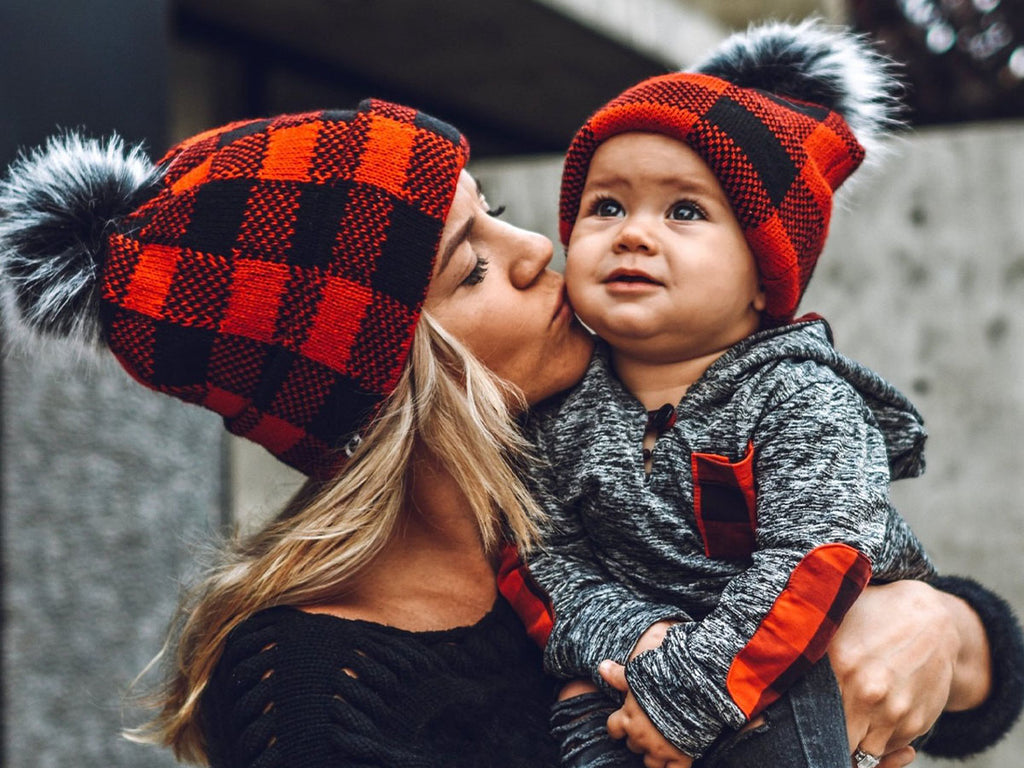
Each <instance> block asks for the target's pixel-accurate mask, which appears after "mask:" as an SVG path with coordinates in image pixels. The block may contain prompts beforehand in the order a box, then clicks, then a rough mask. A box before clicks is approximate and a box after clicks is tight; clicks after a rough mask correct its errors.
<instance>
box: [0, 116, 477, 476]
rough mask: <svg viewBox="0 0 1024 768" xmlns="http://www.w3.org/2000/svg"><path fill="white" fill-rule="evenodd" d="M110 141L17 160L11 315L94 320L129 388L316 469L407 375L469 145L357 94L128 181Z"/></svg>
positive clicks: (2, 260)
mask: <svg viewBox="0 0 1024 768" xmlns="http://www.w3.org/2000/svg"><path fill="white" fill-rule="evenodd" d="M115 144H116V146H115ZM121 149H122V147H121V145H120V143H119V142H116V141H111V142H110V144H109V145H100V144H97V143H96V142H88V141H82V140H80V139H79V138H77V137H74V136H71V137H61V138H60V139H59V140H54V141H51V144H50V145H48V146H47V147H46V148H45V149H44V150H40V151H38V152H37V153H36V154H35V155H32V156H29V157H22V158H21V159H20V161H19V163H17V164H15V166H12V169H11V171H10V174H9V176H8V178H7V179H6V180H5V181H4V182H3V183H2V184H0V198H2V199H3V200H4V205H5V210H4V214H3V215H0V270H2V272H3V277H4V283H5V291H6V292H7V293H13V295H14V298H13V301H8V306H9V307H13V308H14V309H15V310H16V311H17V313H20V314H21V316H22V319H23V320H24V321H25V324H27V325H28V326H32V328H31V330H37V331H41V332H43V333H45V334H50V335H57V336H62V335H64V336H66V335H71V332H73V331H74V329H75V328H77V327H79V326H85V325H88V323H90V322H94V320H93V319H90V318H83V316H84V315H90V314H92V315H95V316H96V321H98V324H96V325H95V328H94V329H92V328H89V329H87V331H88V332H87V333H85V334H80V335H84V336H92V337H93V338H94V339H98V340H101V341H103V342H105V343H106V345H107V346H109V348H110V349H111V350H112V351H113V353H114V355H115V356H116V357H117V359H118V360H119V361H120V363H121V364H122V365H123V366H124V367H125V368H126V369H127V371H128V372H129V373H130V374H131V375H132V376H133V377H134V378H135V379H137V380H138V381H139V382H141V383H142V384H144V385H145V386H147V387H150V388H152V389H155V390H158V391H160V392H164V393H167V394H169V395H173V396H174V397H178V398H180V399H182V400H185V401H188V402H191V403H197V404H199V405H202V406H205V407H207V408H209V409H211V410H213V411H216V412H217V413H219V414H220V415H221V416H223V418H224V422H225V424H226V426H227V428H228V430H230V431H231V432H233V433H235V434H237V435H241V436H242V437H246V438H248V439H250V440H253V441H255V442H257V443H259V444H261V445H263V446H264V447H266V448H267V449H268V450H269V451H270V452H271V453H273V454H275V455H276V456H277V457H278V458H280V459H281V460H282V461H284V462H285V463H286V464H289V465H291V466H292V467H294V468H296V469H298V470H300V471H302V472H304V473H306V474H310V475H317V476H325V475H327V474H328V473H330V472H331V471H332V470H333V469H335V468H336V467H338V466H340V463H341V462H342V461H343V454H344V448H345V446H346V443H349V442H350V441H352V439H353V438H354V437H356V436H357V435H358V433H359V431H360V429H361V428H363V427H364V426H365V424H366V422H367V420H368V418H369V417H370V415H371V414H373V413H374V412H375V409H376V408H377V407H378V406H379V404H380V403H381V402H382V401H383V399H384V398H385V397H386V396H387V395H388V394H389V393H391V391H392V390H393V389H394V387H395V385H396V384H397V381H398V379H399V376H400V374H401V372H402V370H403V367H404V365H405V362H406V358H407V356H408V353H409V349H410V343H411V340H412V336H413V332H414V330H415V327H416V323H417V320H418V319H419V315H420V308H421V305H422V303H423V300H424V297H425V294H426V291H427V287H428V283H429V281H430V277H431V275H432V271H433V264H434V258H435V256H436V253H437V249H438V244H439V241H440V237H441V232H442V229H443V227H444V222H445V218H446V216H447V215H448V210H449V208H450V206H451V204H452V200H453V198H454V195H455V189H456V185H457V183H458V178H459V173H460V171H461V170H462V168H463V166H464V164H465V163H466V161H467V158H468V154H469V147H468V144H467V143H466V141H465V140H464V138H463V137H462V136H461V135H460V134H459V132H458V131H457V130H455V129H454V128H452V127H451V126H449V125H447V124H445V123H442V122H440V121H439V120H436V119H434V118H432V117H430V116H428V115H426V114H424V113H422V112H419V111H416V110H414V109H411V108H407V107H403V106H399V105H396V104H390V103H387V102H383V101H377V100H368V101H365V102H363V103H361V104H360V105H359V107H358V108H357V109H356V110H350V111H318V112H309V113H305V114H292V115H282V116H279V117H274V118H271V119H263V120H247V121H243V122H237V123H232V124H231V125H227V126H224V127H221V128H217V129H214V130H211V131H207V132H205V133H202V134H200V135H198V136H194V137H192V138H190V139H187V140H185V141H183V142H181V143H180V144H178V145H177V146H175V147H174V148H172V149H171V150H170V151H169V152H168V153H167V154H166V156H165V157H164V158H163V159H162V160H161V162H160V163H159V164H158V165H157V166H155V167H154V166H153V165H152V164H149V165H148V168H149V169H151V170H150V171H146V170H145V169H143V170H139V171H138V172H137V173H134V175H133V174H132V173H131V172H130V171H132V168H131V167H130V164H129V163H128V162H126V160H132V161H136V165H142V162H141V160H142V159H140V158H139V157H138V153H137V152H135V151H133V152H132V153H131V154H130V155H128V157H127V158H126V157H125V156H124V153H123V152H122V151H120V150H121ZM69 168H70V169H71V172H70V173H69V172H68V169H69ZM129 177H130V178H129ZM47 185H48V186H47ZM118 185H120V191H119V192H112V191H111V190H112V189H114V188H115V187H117V186H118ZM143 187H146V190H145V193H144V194H142V192H141V191H142V188H143ZM140 197H141V198H142V199H141V200H140V199H139V198H140ZM109 199H115V200H116V205H113V204H110V205H108V203H107V202H106V201H108V200H109ZM40 200H43V201H44V202H45V203H46V204H45V205H44V204H41V203H40ZM111 205H112V207H111ZM19 206H20V207H19ZM58 209H59V210H60V211H62V213H61V214H60V215H50V213H49V212H50V211H53V210H58ZM115 209H116V210H115ZM47 216H49V218H47ZM60 216H63V218H60ZM82 222H84V223H82ZM108 225H109V226H108ZM74 227H77V228H78V230H79V234H78V235H76V238H77V239H76V240H75V242H73V243H70V240H72V239H74V238H71V237H70V236H69V235H68V234H67V233H68V230H69V228H74ZM112 230H113V233H111V231H112ZM96 231H101V232H102V235H101V236H100V237H95V236H93V234H92V233H94V232H96ZM61 238H63V240H61ZM85 241H89V242H85ZM90 259H91V261H90ZM93 273H95V274H96V277H95V278H93V277H92V275H93ZM76 281H77V282H76ZM88 281H91V282H88ZM86 283H88V285H89V286H91V287H87V288H86V289H78V288H76V287H75V286H76V285H79V284H86ZM76 291H77V292H76Z"/></svg>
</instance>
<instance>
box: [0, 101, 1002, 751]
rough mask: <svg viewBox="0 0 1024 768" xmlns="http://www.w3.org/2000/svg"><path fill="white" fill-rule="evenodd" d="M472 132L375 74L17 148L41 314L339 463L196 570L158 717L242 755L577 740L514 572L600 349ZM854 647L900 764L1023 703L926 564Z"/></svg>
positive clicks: (203, 747)
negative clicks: (288, 102) (557, 443)
mask: <svg viewBox="0 0 1024 768" xmlns="http://www.w3.org/2000/svg"><path fill="white" fill-rule="evenodd" d="M467 156H468V146H467V145H466V143H465V141H464V140H463V139H462V137H461V136H460V135H459V134H458V132H457V131H456V130H455V129H453V128H451V127H450V126H448V125H446V124H444V123H441V122H440V121H437V120H435V119H433V118H431V117H429V116H427V115H424V114H423V113H421V112H417V111H415V110H413V109H409V108H406V107H401V106H398V105H394V104H388V103H385V102H380V101H374V100H371V101H367V102H364V103H362V104H361V105H360V106H359V108H358V109H357V110H354V111H346V112H317V113H309V114H303V115H285V116H281V117H278V118H274V119H271V120H255V121H244V122H241V123H235V124H232V125H229V126H225V127H223V128H219V129H215V130H212V131H209V132H206V133H203V134H200V135H199V136H196V137H193V138H191V139H188V140H186V141H184V142H182V143H181V144H179V145H178V146H176V147H175V148H173V149H172V150H171V151H170V152H169V153H168V154H167V155H166V156H165V157H164V158H163V160H162V161H161V163H160V164H159V166H156V167H153V166H150V165H149V164H148V163H147V162H146V161H145V160H144V158H143V157H142V156H141V155H140V154H139V153H138V152H135V151H132V152H129V153H124V152H123V151H122V149H121V147H120V146H119V145H118V144H117V142H111V143H109V144H107V145H99V144H96V143H83V142H81V141H80V140H77V139H74V138H70V139H66V140H65V141H64V142H63V143H52V144H51V145H50V146H49V147H48V149H47V150H46V151H44V152H40V153H36V154H34V155H31V156H29V157H27V158H23V159H22V160H21V161H19V162H18V163H17V164H16V165H15V166H14V167H13V168H12V169H11V172H10V175H9V177H8V179H7V181H6V182H5V183H4V186H3V188H2V191H0V210H2V211H3V217H2V218H0V244H2V249H0V252H2V254H3V273H4V283H5V290H7V291H8V292H9V294H10V295H11V298H12V300H11V301H10V302H8V304H9V307H11V308H12V309H13V310H14V311H13V312H12V313H9V314H13V315H14V317H15V320H16V322H19V323H21V324H23V325H25V326H27V327H28V329H29V330H32V331H36V332H39V333H42V334H48V335H61V336H66V335H69V334H74V335H77V336H79V337H80V338H83V339H86V340H96V339H101V340H102V341H103V342H104V343H105V344H106V345H107V346H108V347H109V348H110V349H111V350H112V351H113V353H114V354H115V355H116V356H117V358H118V359H119V360H120V362H121V363H122V365H124V366H125V368H126V369H127V370H128V371H129V372H130V373H131V375H132V376H134V377H135V378H136V379H138V380H139V381H140V382H141V383H143V384H144V385H146V386H149V387H152V388H154V389H157V390H159V391H163V392H166V393H168V394H171V395H174V396H176V397H179V398H182V399H185V400H187V401H189V402H195V403H199V404H201V405H204V406H206V407H208V408H210V409H212V410H214V411H216V412H218V413H220V414H221V415H222V416H223V417H224V419H225V424H226V426H227V428H228V429H229V430H231V431H232V432H234V433H235V434H240V435H243V436H245V437H248V438H250V439H252V440H254V441H256V442H258V443H260V444H262V445H264V446H265V447H266V448H268V450H270V451H271V452H272V453H274V454H275V455H276V456H278V457H279V458H280V459H281V460H282V461H285V462H286V463H288V464H290V465H291V466H293V467H296V468H298V469H300V470H301V471H303V472H305V473H307V474H308V475H309V476H310V477H311V480H310V482H309V483H308V484H307V486H306V487H305V488H304V489H303V491H302V492H300V494H299V495H298V496H297V497H296V499H295V500H293V502H292V503H291V504H290V505H289V506H288V508H287V509H285V510H284V511H283V512H282V513H281V514H280V515H279V516H278V517H277V519H276V520H274V521H272V522H271V523H270V524H269V525H268V526H267V527H266V528H265V529H264V530H262V531H260V532H259V533H257V534H255V535H254V536H252V537H251V538H250V539H248V540H246V541H243V542H239V543H237V544H235V545H233V547H232V548H231V550H230V551H229V552H227V553H226V554H225V555H224V557H223V560H222V562H221V563H220V564H219V565H218V566H217V567H216V568H215V569H214V570H212V571H211V573H210V575H209V576H208V577H207V579H206V580H205V581H203V582H202V583H201V584H199V585H198V586H197V588H196V589H195V590H194V592H193V594H192V595H191V596H190V597H189V598H187V599H186V600H185V602H184V603H183V607H182V613H181V622H180V623H179V626H178V627H177V628H176V630H175V632H174V635H173V637H172V644H173V645H174V646H175V647H176V654H175V657H174V661H173V666H172V668H170V669H169V670H168V678H167V680H168V682H167V686H166V688H165V690H164V691H163V692H162V693H161V695H160V698H159V702H158V704H159V713H158V715H157V717H156V719H155V720H154V721H153V722H152V723H151V724H150V728H149V729H147V730H145V731H144V732H142V733H140V734H136V736H137V737H140V738H146V739H148V740H151V741H154V742H157V743H161V744H165V745H168V746H170V747H171V748H172V749H173V750H174V752H175V754H176V755H178V756H179V757H181V758H185V759H190V760H196V761H200V762H210V763H211V764H213V765H217V766H241V765H261V766H284V765H288V766H294V765H303V766H316V765H441V764H444V765H501V766H517V765H522V766H527V765H529V766H542V765H555V764H557V756H556V755H555V753H554V747H553V745H552V742H551V741H550V739H549V737H548V732H547V709H548V706H549V704H550V700H551V697H552V689H551V684H550V682H549V681H547V680H546V679H545V678H544V677H543V675H542V674H541V670H540V655H539V651H538V650H537V648H536V646H535V645H533V644H532V643H531V642H530V640H529V639H528V637H527V635H526V633H525V632H524V631H523V625H522V624H521V623H520V622H519V619H518V618H517V617H516V616H515V615H514V614H513V613H512V611H511V608H510V607H509V604H508V603H507V602H506V601H505V600H504V599H502V598H499V597H498V591H497V586H496V583H495V578H494V575H495V570H496V568H497V567H498V564H499V559H500V557H501V554H502V552H503V549H502V546H503V544H504V543H506V542H510V543H513V544H515V545H517V546H519V547H521V548H525V547H529V546H531V545H533V544H534V543H535V541H536V538H537V534H538V531H537V528H536V520H537V510H536V507H535V505H534V502H533V501H532V499H531V498H530V497H529V494H527V493H526V491H525V488H524V485H523V484H522V482H521V481H520V479H519V470H520V468H521V467H522V462H523V461H525V458H524V457H525V455H526V451H525V446H523V445H522V444H521V441H520V438H519V436H518V432H517V431H516V429H515V422H514V417H515V415H516V414H517V413H519V412H521V411H522V410H523V408H524V407H525V406H527V405H529V404H531V403H535V402H538V401H540V400H542V399H544V398H546V397H548V396H550V395H552V394H554V393H556V392H558V391H560V390H562V389H565V388H566V387H568V386H570V385H571V384H573V383H574V382H575V381H576V380H577V379H578V378H579V377H580V376H581V374H582V372H583V369H584V366H585V364H586V362H587V359H588V357H589V354H590V349H591V347H590V340H589V338H588V336H587V334H586V333H585V332H584V331H583V329H582V328H580V326H579V325H578V324H577V323H576V322H575V320H574V318H573V315H572V311H571V307H569V305H568V304H567V303H566V300H565V296H564V292H563V288H562V280H561V277H560V276H558V275H557V274H555V273H554V272H552V271H550V270H548V269H547V265H548V262H549V260H550V258H551V244H550V243H549V242H548V241H547V240H546V239H545V238H543V237H541V236H539V235H534V234H530V233H526V232H523V231H521V230H518V229H515V228H514V227H511V226H509V225H508V224H506V223H504V222H502V221H500V220H499V219H498V218H497V217H496V216H495V215H494V214H496V213H497V212H496V211H490V210H489V209H488V206H487V203H486V201H485V200H484V198H483V196H482V194H481V193H480V190H479V188H478V187H477V186H476V184H475V182H474V181H473V179H472V177H470V176H469V175H468V174H467V173H466V172H465V171H464V170H463V166H464V164H465V162H466V159H467ZM499 510H500V514H499ZM505 551H506V552H507V551H508V550H505ZM508 564H509V562H508V560H507V559H506V563H505V565H506V566H507V565H508ZM507 571H508V569H507V568H506V569H505V572H506V575H509V574H508V572H507ZM512 575H515V574H512ZM515 583H516V581H515V579H514V578H511V577H510V578H506V579H505V581H504V587H503V591H504V592H506V593H507V594H509V595H512V587H511V586H510V585H514V584H515ZM518 583H519V585H520V586H521V587H523V588H525V586H526V585H525V582H523V581H522V580H520V581H519V582H518ZM984 594H985V595H986V596H987V593H984ZM968 597H969V599H970V600H971V602H972V605H974V606H976V607H977V606H980V607H981V608H982V609H983V610H984V616H985V620H986V625H987V627H988V629H989V633H990V634H992V633H995V634H992V636H993V637H996V636H998V637H1003V636H1004V635H1006V634H1007V633H1009V632H1011V630H1012V629H1013V627H1014V624H1013V621H1012V618H1009V616H1008V614H1007V613H1005V606H1003V605H1002V604H1001V603H999V602H998V601H996V602H995V603H992V604H991V605H989V604H986V603H984V602H983V601H979V600H978V599H977V598H976V597H974V596H973V593H972V594H971V595H968ZM993 599H994V598H993ZM986 606H988V608H986ZM527 618H529V617H528V615H527ZM894 638H898V641H895V642H894V641H893V639H894ZM830 652H831V653H832V657H833V662H834V665H835V667H836V671H837V676H838V677H839V679H840V681H841V683H842V685H843V690H844V696H845V701H846V707H847V712H848V721H849V723H848V725H849V729H850V734H851V743H852V744H858V743H865V734H867V733H869V732H870V733H871V734H872V738H873V739H874V741H875V742H878V743H880V744H885V745H886V747H885V751H887V752H889V753H890V754H889V755H888V757H887V758H886V759H885V762H884V765H886V766H887V767H888V766H895V765H904V764H906V763H907V761H908V760H909V759H912V757H913V751H912V750H911V749H910V748H907V747H906V746H905V745H906V744H907V743H908V742H909V741H910V739H911V738H912V737H914V736H917V735H918V734H920V733H923V732H924V731H926V730H927V728H928V727H929V725H930V724H931V722H932V721H933V720H934V718H935V717H936V716H937V715H938V713H939V712H940V711H941V710H942V709H944V708H952V709H974V710H975V711H973V712H970V713H967V714H965V715H960V717H961V718H966V719H965V720H964V721H963V722H962V723H959V724H958V723H952V727H951V729H947V728H946V727H945V726H941V727H940V729H939V731H938V733H937V736H936V739H937V740H938V742H939V743H940V744H943V743H947V742H950V741H953V742H957V741H959V739H960V738H961V736H960V734H962V733H967V732H974V733H979V731H978V729H982V730H983V731H984V733H983V735H981V736H980V737H979V738H978V739H976V741H975V742H973V743H969V744H967V745H966V751H971V749H973V748H977V747H980V746H985V745H987V744H988V743H989V742H991V741H992V740H993V739H994V738H997V737H998V736H999V735H1001V733H1002V732H1003V731H1004V730H1005V729H1006V728H1007V727H1008V726H1009V724H1010V723H1012V720H1013V717H1014V714H1015V713H1014V712H1012V711H1010V712H1009V714H1008V715H1007V712H1008V710H1012V709H1013V708H1014V707H1015V706H1016V707H1018V708H1019V701H1018V700H1019V694H1020V686H1019V685H1017V686H1016V687H1014V686H1011V685H1004V684H1003V679H1004V678H1006V677H1007V675H1006V674H1004V672H1007V671H1009V672H1015V670H1016V669H1018V666H1015V665H1019V663H1020V658H1019V657H1020V653H1019V648H1018V647H1017V646H1013V647H1011V648H1010V650H1005V649H1004V650H1003V651H1002V653H996V654H994V656H993V659H994V664H995V668H994V669H995V672H994V674H991V675H990V673H989V666H990V665H989V658H988V654H989V647H988V643H987V642H986V634H985V630H984V629H983V628H982V626H981V624H980V622H979V620H978V617H977V615H976V614H974V613H973V612H972V611H971V610H970V609H969V608H967V605H966V604H965V603H964V602H963V601H961V600H959V599H958V598H955V597H951V596H949V595H945V594H942V593H939V592H936V591H935V590H933V589H931V588H930V587H927V586H925V585H921V584H896V585H890V586H889V587H883V588H880V589H878V590H875V591H870V592H868V593H867V594H866V595H865V596H864V597H863V598H862V599H861V601H860V602H859V603H858V604H857V605H856V606H855V608H854V610H853V611H851V612H850V614H849V615H848V618H847V620H846V622H844V625H843V628H842V630H841V631H840V633H839V634H837V636H836V638H835V640H834V641H833V645H832V646H831V647H830ZM908 660H911V661H912V662H913V663H908ZM1015 697H1016V698H1015ZM946 717H949V716H948V715H947V716H946ZM947 734H952V735H947ZM956 746H958V747H960V748H963V747H964V745H963V744H957V745H956ZM880 751H881V750H880Z"/></svg>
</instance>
